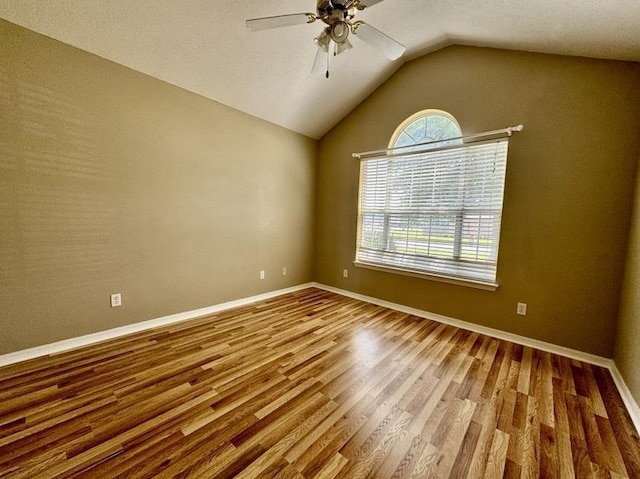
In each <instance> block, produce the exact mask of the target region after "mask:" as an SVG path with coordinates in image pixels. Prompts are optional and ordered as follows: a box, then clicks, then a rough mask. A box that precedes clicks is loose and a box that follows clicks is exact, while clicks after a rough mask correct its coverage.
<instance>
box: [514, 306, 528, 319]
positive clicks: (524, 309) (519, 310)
mask: <svg viewBox="0 0 640 479" xmlns="http://www.w3.org/2000/svg"><path fill="white" fill-rule="evenodd" d="M516 313H518V314H519V315H520V316H526V315H527V303H518V307H517V308H516Z"/></svg>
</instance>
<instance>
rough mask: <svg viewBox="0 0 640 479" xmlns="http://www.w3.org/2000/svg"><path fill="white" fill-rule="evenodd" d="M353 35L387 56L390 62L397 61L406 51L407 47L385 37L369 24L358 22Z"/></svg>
mask: <svg viewBox="0 0 640 479" xmlns="http://www.w3.org/2000/svg"><path fill="white" fill-rule="evenodd" d="M353 27H354V28H353V33H354V35H355V36H357V37H358V38H359V39H360V40H362V41H363V42H366V43H368V44H369V45H371V46H372V47H374V48H377V49H378V50H380V51H381V52H382V53H384V54H385V56H386V57H387V58H389V60H397V59H398V58H400V57H401V56H402V55H403V54H404V52H405V51H406V49H407V48H406V47H405V46H404V45H402V44H401V43H398V42H396V41H395V40H394V39H393V38H391V37H389V36H387V35H385V34H384V33H382V32H381V31H380V30H378V29H377V28H374V27H372V26H371V25H369V24H368V23H364V22H356V23H355V24H354V25H353Z"/></svg>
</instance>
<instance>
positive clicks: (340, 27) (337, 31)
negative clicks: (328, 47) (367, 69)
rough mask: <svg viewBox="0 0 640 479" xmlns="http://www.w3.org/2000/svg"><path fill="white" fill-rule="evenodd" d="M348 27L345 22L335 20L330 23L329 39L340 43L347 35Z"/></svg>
mask: <svg viewBox="0 0 640 479" xmlns="http://www.w3.org/2000/svg"><path fill="white" fill-rule="evenodd" d="M349 31H350V27H349V24H348V23H347V22H335V23H333V24H332V25H331V39H332V40H333V41H334V42H336V43H338V44H339V43H342V42H344V41H345V40H346V39H347V38H348V37H349Z"/></svg>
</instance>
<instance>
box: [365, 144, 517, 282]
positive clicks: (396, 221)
mask: <svg viewBox="0 0 640 479" xmlns="http://www.w3.org/2000/svg"><path fill="white" fill-rule="evenodd" d="M441 144H442V143H441ZM507 150H508V139H507V138H502V139H498V140H490V141H483V142H475V143H468V144H459V145H453V146H452V145H448V146H444V147H440V148H434V149H433V150H430V151H426V152H424V151H423V152H420V153H412V152H407V153H406V154H402V155H397V154H396V155H393V156H385V157H377V158H371V159H366V158H365V159H362V160H361V174H360V199H359V208H358V240H357V249H356V262H357V263H364V264H369V265H372V266H381V267H385V266H386V267H391V268H394V269H400V270H405V271H408V272H414V273H430V274H436V275H444V276H451V277H454V278H462V279H471V280H476V281H482V282H490V283H495V280H496V266H497V258H498V245H499V241H500V223H501V218H502V202H503V196H504V180H505V172H506V163H507Z"/></svg>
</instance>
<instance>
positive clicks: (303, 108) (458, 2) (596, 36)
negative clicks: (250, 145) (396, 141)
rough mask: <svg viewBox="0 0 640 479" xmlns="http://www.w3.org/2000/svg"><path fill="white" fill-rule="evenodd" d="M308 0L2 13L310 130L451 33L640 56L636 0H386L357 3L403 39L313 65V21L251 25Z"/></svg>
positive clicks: (136, 3) (475, 39) (468, 39)
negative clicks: (392, 57) (326, 68)
mask: <svg viewBox="0 0 640 479" xmlns="http://www.w3.org/2000/svg"><path fill="white" fill-rule="evenodd" d="M314 11H315V1H314V0H256V1H250V0H247V1H241V0H235V1H233V0H232V1H221V0H189V1H186V2H185V1H176V0H109V1H104V0H45V1H43V0H0V17H2V18H4V19H6V20H9V21H11V22H13V23H17V24H19V25H22V26H24V27H26V28H29V29H31V30H34V31H36V32H39V33H42V34H45V35H47V36H50V37H52V38H55V39H57V40H60V41H62V42H65V43H68V44H70V45H73V46H75V47H78V48H80V49H83V50H86V51H88V52H91V53H94V54H96V55H99V56H101V57H104V58H107V59H109V60H112V61H114V62H117V63H120V64H122V65H125V66H128V67H130V68H133V69H135V70H138V71H140V72H143V73H146V74H148V75H151V76H153V77H156V78H159V79H161V80H164V81H166V82H169V83H172V84H174V85H177V86H179V87H182V88H185V89H187V90H190V91H193V92H195V93H198V94H200V95H203V96H205V97H207V98H210V99H213V100H216V101H218V102H221V103H223V104H226V105H229V106H231V107H233V108H236V109H238V110H242V111H244V112H246V113H249V114H251V115H254V116H257V117H259V118H263V119H265V120H268V121H270V122H273V123H276V124H278V125H281V126H283V127H286V128H288V129H290V130H293V131H297V132H299V133H302V134H304V135H307V136H310V137H312V138H320V137H321V136H322V135H324V134H325V133H326V132H327V131H329V130H330V129H331V128H332V127H333V126H334V125H335V124H336V123H338V122H339V121H340V120H341V119H342V118H343V117H344V116H345V115H347V114H348V113H349V112H350V111H351V110H352V109H353V108H354V107H355V106H357V105H358V104H359V103H360V102H361V101H362V100H363V99H364V98H366V97H367V96H368V95H369V94H371V93H372V92H373V91H374V90H375V89H376V88H377V87H378V86H379V85H380V84H382V83H383V82H384V81H385V80H386V79H387V78H388V77H389V76H391V75H392V74H393V73H394V72H395V71H396V70H397V69H398V68H399V67H400V66H401V65H402V64H403V63H404V62H406V61H408V60H411V59H414V58H416V57H418V56H421V55H423V54H425V53H428V52H431V51H434V50H437V49H439V48H442V47H444V46H447V45H450V44H465V45H477V46H490V47H499V48H508V49H518V50H526V51H535V52H545V53H557V54H563V55H578V56H587V57H595V58H608V59H617V60H633V61H640V1H638V0H588V1H585V0H562V1H558V0H535V1H531V0H527V1H524V0H508V1H507V0H431V1H425V0H385V1H383V2H381V3H378V4H377V5H375V6H372V7H371V8H368V9H366V10H364V11H362V12H358V13H357V19H358V20H364V21H365V22H367V23H369V24H371V25H373V26H375V27H377V28H378V29H380V30H382V31H383V32H385V33H386V34H387V35H389V36H391V37H393V38H394V39H396V40H398V41H399V42H400V43H402V44H404V45H405V46H406V47H407V52H406V53H405V55H404V56H403V57H402V58H400V59H399V60H396V61H395V62H390V61H389V60H387V58H386V57H384V56H383V55H381V54H380V53H379V52H377V51H376V50H374V49H373V48H372V47H370V46H369V45H367V44H366V43H363V42H361V41H359V40H358V39H354V40H353V41H352V43H353V45H354V48H353V49H352V50H350V51H348V52H346V53H345V54H343V55H340V56H338V57H335V58H334V59H333V60H332V63H331V76H330V78H329V79H326V78H324V76H318V75H312V74H311V66H312V64H313V60H314V57H315V52H316V46H315V45H314V43H313V41H312V40H313V38H314V37H315V36H317V35H318V34H319V33H320V32H321V31H322V25H321V24H320V22H315V23H313V24H310V25H296V26H291V27H286V28H280V29H274V30H265V31H259V32H251V31H250V30H248V29H247V28H246V27H245V20H246V19H249V18H255V17H262V16H272V15H282V14H288V13H299V12H314Z"/></svg>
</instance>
